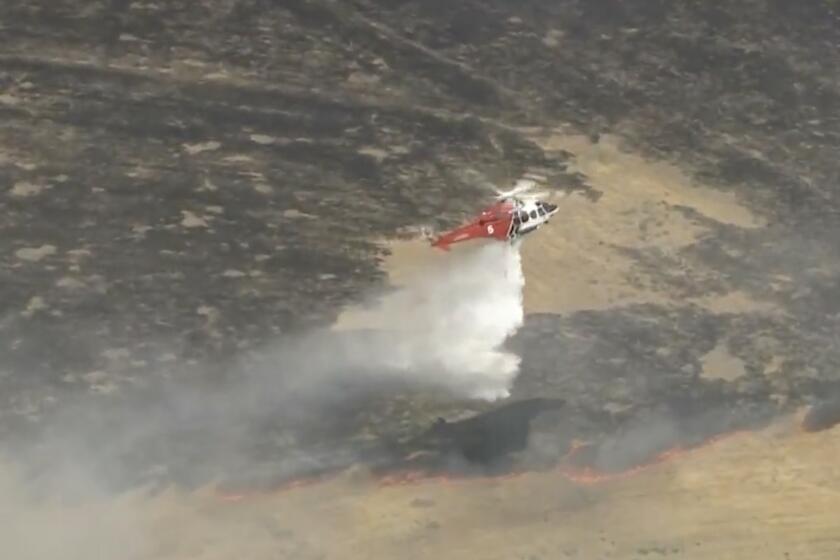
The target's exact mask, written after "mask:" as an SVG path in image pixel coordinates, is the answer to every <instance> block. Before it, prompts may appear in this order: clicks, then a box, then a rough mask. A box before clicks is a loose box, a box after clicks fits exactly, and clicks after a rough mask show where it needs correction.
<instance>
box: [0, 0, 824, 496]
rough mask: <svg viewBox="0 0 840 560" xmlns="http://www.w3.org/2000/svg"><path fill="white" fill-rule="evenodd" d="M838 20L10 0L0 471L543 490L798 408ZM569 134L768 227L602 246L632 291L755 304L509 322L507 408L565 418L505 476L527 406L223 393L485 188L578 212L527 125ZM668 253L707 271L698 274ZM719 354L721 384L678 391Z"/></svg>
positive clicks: (678, 9) (600, 5)
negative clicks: (465, 461) (609, 146)
mask: <svg viewBox="0 0 840 560" xmlns="http://www.w3.org/2000/svg"><path fill="white" fill-rule="evenodd" d="M835 6H836V4H835V3H834V2H830V1H814V2H808V3H796V2H788V1H784V0H778V1H776V0H756V1H752V2H743V1H735V0H728V1H723V2H715V3H701V2H689V1H682V0H675V1H668V2H664V1H661V2H660V1H638V2H626V1H625V2H620V1H617V0H615V1H613V0H598V1H593V0H577V1H575V0H562V1H547V0H539V1H538V0H533V1H527V2H506V1H493V2H478V1H471V0H468V1H463V2H458V3H457V5H454V4H452V3H441V2H416V1H377V0H357V1H354V2H326V1H322V0H308V1H307V0H295V1H287V2H270V1H265V0H208V1H203V2H157V3H155V2H123V1H113V2H111V1H109V2H105V1H102V2H80V1H75V0H62V1H55V0H49V1H47V0H42V1H30V0H26V1H23V0H19V1H15V0H10V1H6V2H3V4H2V7H0V45H2V46H0V118H2V124H0V191H2V194H0V239H2V242H0V302H2V303H0V388H1V389H2V390H0V395H2V396H0V399H2V404H1V405H0V437H2V444H3V447H4V448H5V449H6V451H7V452H8V454H9V455H10V456H13V457H19V458H21V460H24V461H26V462H27V464H28V465H30V466H31V472H32V473H33V476H37V475H38V473H39V472H40V471H39V467H44V468H47V467H49V466H50V465H54V464H56V462H57V461H58V462H60V460H61V458H62V457H61V456H58V457H57V456H56V452H55V451H54V448H55V447H56V446H55V445H54V444H55V442H60V443H61V445H59V446H58V448H60V449H62V450H63V451H62V452H66V451H67V449H68V448H73V449H74V451H78V452H79V453H81V454H83V455H84V456H85V457H87V458H88V459H89V460H90V462H91V463H92V464H94V465H96V466H97V468H99V469H101V470H103V471H104V472H103V473H102V478H103V479H104V480H107V481H109V482H110V483H112V484H113V485H114V486H120V487H124V486H126V485H129V486H130V485H134V484H137V483H140V482H149V481H154V482H159V483H164V484H165V483H167V482H170V481H175V482H178V483H182V484H200V483H202V482H204V481H207V480H209V479H212V478H214V477H218V476H220V475H221V476H229V475H231V474H232V473H236V474H237V476H243V477H245V478H259V477H262V476H266V477H277V476H281V475H282V476H286V475H288V476H297V475H299V474H301V473H315V472H321V471H324V470H330V469H334V468H339V467H342V466H345V465H348V464H352V463H354V462H357V461H359V460H364V461H368V462H370V463H371V464H375V465H379V464H387V465H390V464H392V463H391V462H392V461H396V462H399V461H401V460H402V457H405V456H409V455H411V453H412V452H415V451H421V450H425V451H428V450H429V448H430V447H431V452H432V454H435V453H438V454H439V455H441V456H443V455H446V454H447V453H448V452H449V451H451V450H452V449H453V448H454V449H455V450H456V451H458V452H459V453H461V454H462V455H465V456H467V457H468V458H472V459H474V461H473V462H476V461H477V462H478V463H481V464H486V463H493V462H494V461H495V460H496V459H497V458H499V457H501V456H507V455H508V454H509V453H508V452H510V451H514V452H516V453H514V455H516V454H517V453H518V454H519V455H523V454H524V457H521V459H522V461H525V462H526V463H527V462H528V461H536V462H537V463H539V464H542V463H544V462H549V463H550V462H551V461H553V460H554V459H555V458H557V457H560V456H562V455H563V454H564V453H565V451H566V450H567V448H568V445H569V442H570V441H572V440H573V439H584V440H588V441H592V442H595V444H594V445H596V447H595V448H591V449H599V451H598V452H597V453H595V452H591V453H590V455H587V456H588V457H590V459H589V462H590V463H591V465H590V466H592V465H594V466H596V467H603V468H604V469H607V470H614V469H620V468H624V467H625V466H628V465H630V464H636V463H637V462H641V461H644V460H646V459H647V458H648V457H649V456H654V455H655V454H656V453H658V452H659V451H661V450H662V449H663V448H666V447H668V446H670V445H672V444H678V445H686V444H690V443H691V442H694V441H699V440H702V439H703V438H705V437H708V436H711V435H714V434H716V433H719V432H721V431H725V430H731V429H738V428H744V427H749V426H753V425H756V424H760V423H761V422H763V421H765V420H766V419H767V418H769V417H772V416H773V415H774V414H777V413H779V412H787V411H790V410H793V409H794V408H796V407H797V406H800V405H803V404H809V403H812V402H815V401H817V400H819V399H821V398H823V396H824V395H825V394H826V393H827V392H829V391H831V390H834V389H836V388H837V387H838V384H840V377H838V375H840V373H838V372H840V351H838V344H837V343H838V340H837V333H838V332H840V298H838V297H837V296H838V290H840V246H838V244H837V241H836V240H837V239H838V236H840V221H838V210H840V198H838V189H837V183H838V178H840V167H838V164H837V157H836V153H837V149H838V144H840V122H839V121H838V115H840V112H838V109H840V85H838V84H840V75H838V70H837V65H836V56H835V53H836V47H837V45H838V44H840V21H838V13H837V11H836V7H835ZM569 125H570V126H572V127H574V128H575V129H576V130H577V131H579V132H581V133H584V134H587V135H589V136H590V137H591V138H593V139H596V140H597V138H598V137H599V135H603V134H613V135H616V136H618V137H620V138H623V139H624V140H625V141H626V143H627V146H628V147H629V149H632V151H634V152H637V153H642V154H644V155H646V156H648V157H650V158H653V159H657V160H663V161H670V162H672V163H674V164H676V165H678V166H679V167H680V168H682V169H683V170H684V171H685V172H686V173H689V174H691V175H692V176H694V177H697V178H700V179H702V180H703V181H704V183H706V184H708V185H712V186H714V187H716V188H719V189H722V190H727V191H731V192H735V193H737V194H738V196H739V197H740V198H741V200H743V201H745V204H747V205H748V206H749V207H750V209H751V210H752V211H754V212H755V213H756V214H757V215H760V216H762V217H763V218H764V219H765V220H766V222H767V224H768V225H767V226H766V227H762V228H758V229H754V230H749V231H746V230H742V229H738V228H736V227H732V226H728V225H725V224H719V223H714V224H710V223H707V222H708V220H706V221H704V220H705V218H703V217H702V216H694V218H693V219H696V220H698V222H703V223H704V224H705V226H706V227H707V228H708V229H709V232H710V233H709V234H708V235H706V236H704V237H703V238H702V239H700V240H699V241H698V242H696V243H694V244H692V245H690V246H688V247H686V248H682V249H680V250H679V251H677V252H675V253H665V252H662V251H658V250H656V249H651V250H644V251H642V250H629V249H628V250H626V251H625V253H626V255H627V258H630V259H632V260H633V262H634V267H636V270H639V271H644V272H646V273H650V274H654V275H655V276H656V277H657V278H658V282H660V283H661V284H662V285H663V286H664V287H666V288H667V289H668V290H669V291H670V293H671V294H672V295H673V300H674V301H680V300H681V298H687V297H691V296H696V295H698V294H722V293H728V292H732V291H739V292H742V293H745V294H748V295H749V296H750V297H752V298H754V299H756V300H759V301H762V302H766V303H769V304H772V305H773V306H775V308H776V309H778V310H779V312H778V313H775V314H772V315H768V314H762V313H756V312H750V311H738V310H731V311H729V310H723V311H719V312H712V311H709V310H704V309H699V308H697V307H696V306H693V305H689V304H685V305H679V304H662V305H653V304H650V305H629V306H625V307H621V308H612V309H605V310H600V311H598V310H593V311H584V312H578V313H574V314H569V315H564V316H553V315H539V316H530V317H528V318H527V319H526V324H525V326H524V328H523V329H522V331H521V332H520V333H519V334H518V335H517V336H516V337H515V339H514V340H512V341H511V347H512V348H514V349H516V351H517V352H519V353H520V354H521V355H522V356H523V367H522V372H521V375H520V377H519V378H518V380H517V384H516V386H515V387H514V395H513V397H512V398H513V399H514V401H519V400H521V399H530V398H534V397H547V398H560V399H563V400H564V401H565V403H566V405H565V406H564V407H563V408H561V409H559V410H557V411H551V412H546V413H545V414H543V415H540V416H538V417H535V418H534V419H533V426H532V428H531V430H530V441H531V443H530V444H529V445H528V446H527V447H526V448H525V449H524V450H521V449H520V448H521V447H522V446H521V442H522V439H523V434H525V433H527V432H528V429H527V428H526V427H525V426H528V425H530V423H529V422H525V421H524V420H522V418H524V417H528V416H530V413H528V414H524V416H518V415H514V417H515V418H516V420H511V421H510V422H508V420H505V421H504V422H502V424H499V423H498V422H497V420H493V418H497V416H494V415H493V414H492V413H489V415H488V416H481V415H480V413H482V412H484V411H487V410H490V409H492V408H494V406H498V405H489V404H487V403H479V402H462V401H457V402H454V401H453V400H452V399H451V397H450V396H447V395H439V394H428V393H423V394H418V393H417V392H416V391H415V390H409V388H406V387H399V386H382V385H380V384H377V383H368V382H365V383H362V384H357V385H355V386H352V387H338V388H336V390H335V391H332V392H329V393H328V394H326V395H323V394H322V395H319V400H318V403H317V404H318V405H317V406H315V401H306V405H307V406H293V405H290V404H288V403H289V402H292V401H289V400H288V399H287V400H283V398H281V397H282V395H281V394H280V391H279V390H278V391H277V392H275V393H272V392H271V391H269V392H268V394H262V393H263V392H262V391H259V390H254V389H250V390H246V391H245V392H244V394H240V393H237V392H236V391H237V389H236V387H241V386H242V384H241V381H242V379H243V376H246V377H247V376H248V375H253V376H256V378H258V379H267V378H271V374H274V375H276V376H278V377H280V378H283V379H285V378H286V377H294V374H295V369H296V367H295V366H296V364H294V363H292V364H288V363H285V364H284V363H282V360H280V359H279V358H277V359H272V358H271V357H269V358H266V357H265V356H266V352H269V350H270V349H271V348H272V347H273V346H275V345H276V344H277V341H278V340H279V341H284V340H288V339H289V337H291V336H292V335H293V334H295V333H300V332H307V331H309V330H310V329H311V328H314V327H323V326H325V325H328V324H330V323H331V322H332V321H333V320H334V318H335V316H336V314H337V313H338V310H339V309H340V308H341V307H342V306H343V305H345V304H347V303H349V302H352V301H355V300H356V299H357V298H358V297H359V296H360V295H361V294H362V293H364V292H365V291H366V290H367V289H369V288H370V286H372V285H377V284H379V283H381V282H382V279H383V275H382V273H381V271H380V270H379V268H378V267H377V264H378V261H379V259H380V258H381V256H382V250H381V249H380V248H379V247H378V246H377V245H376V244H375V243H374V241H373V240H374V239H376V238H387V237H393V236H396V235H401V234H405V233H406V232H407V231H408V230H410V229H411V228H415V227H418V226H421V225H436V226H445V225H452V224H454V223H455V222H456V221H458V219H460V218H461V217H462V215H463V214H464V213H468V212H471V211H473V210H474V209H475V205H476V201H477V200H480V199H481V197H484V196H486V195H487V191H486V189H484V187H483V186H481V185H482V182H483V181H484V180H489V181H497V182H507V181H510V180H513V179H515V178H517V177H518V176H520V174H522V173H523V172H525V171H537V172H539V173H542V174H544V175H546V176H547V177H548V178H549V181H550V182H551V183H552V184H553V185H556V187H557V188H558V189H562V190H566V191H573V190H577V191H586V192H587V193H588V194H590V195H591V200H593V204H597V203H598V202H597V200H598V193H597V190H596V189H593V188H592V186H591V185H590V184H589V183H588V178H587V177H585V176H582V175H580V174H575V173H571V172H569V171H568V169H569V163H570V162H571V161H572V160H573V159H574V154H571V153H549V152H544V151H543V150H542V149H541V148H540V147H539V146H538V145H536V144H535V143H533V142H532V141H531V140H529V139H528V136H527V135H526V134H525V133H524V132H523V131H522V130H523V128H522V127H548V128H552V129H553V128H556V127H560V126H569ZM674 211H685V212H686V213H687V214H688V215H692V214H691V212H690V210H688V209H683V210H680V209H675V210H674ZM692 259H693V260H695V261H697V262H702V263H704V264H705V265H707V266H708V267H710V268H711V269H712V270H714V271H715V273H714V274H709V275H704V276H702V277H701V276H697V275H695V274H692V271H691V269H687V268H686V266H685V262H686V260H692ZM573 273H574V271H570V274H573ZM562 281H563V279H562V278H558V279H557V282H558V285H559V284H561V283H562ZM717 346H723V347H726V348H727V349H728V351H729V353H730V354H732V355H734V356H736V357H737V358H739V359H740V360H741V361H742V362H743V364H744V368H745V373H744V375H743V376H741V377H739V378H738V379H734V380H726V379H709V378H707V377H704V376H703V375H702V373H703V372H702V369H703V368H702V365H701V357H702V356H703V355H704V354H706V353H707V352H709V351H710V350H711V349H713V348H715V347H717ZM266 349H269V350H266ZM269 354H270V352H269ZM270 355H271V354H270ZM273 356H275V358H276V355H273ZM254 371H256V372H257V373H253V372H254ZM247 372H252V373H247ZM279 386H281V387H282V386H284V385H283V384H282V383H281V384H280V385H279ZM260 387H264V384H263V385H260ZM184 395H189V398H187V397H184ZM231 395H235V397H232V396H231ZM269 397H272V398H273V397H277V400H276V401H272V400H271V398H269ZM273 402H274V403H275V405H274V406H272V403H273ZM524 402H528V401H524ZM249 403H257V404H256V405H255V406H253V407H252V406H249ZM234 407H238V408H237V414H234V415H233V416H231V413H230V410H231V409H232V408H234ZM242 410H245V411H246V413H242V412H241V411H242ZM501 410H517V408H516V405H514V408H513V409H504V408H503V409H501ZM824 410H829V411H832V410H834V409H833V408H826V409H824ZM463 414H466V415H469V414H473V415H476V414H478V415H479V416H477V418H478V419H477V420H473V421H466V422H465V423H463V424H459V423H454V424H451V425H450V424H447V425H446V429H445V430H444V432H448V435H449V436H450V437H449V439H448V440H447V439H446V438H443V440H444V441H439V442H438V443H429V442H428V441H429V440H428V439H427V438H425V436H424V435H423V434H424V433H425V431H426V430H427V429H428V427H429V426H431V425H433V422H434V419H435V418H437V417H438V416H444V417H446V418H454V417H459V416H460V415H463ZM499 414H503V416H502V417H504V418H507V416H504V414H509V413H507V412H505V413H501V412H500V413H499ZM510 414H513V413H510ZM815 414H816V413H815ZM832 415H833V412H832V413H831V414H828V416H832ZM817 424H820V425H823V424H826V422H824V421H818V422H817ZM498 425H504V428H498V429H497V427H496V426H498ZM450 428H451V429H450ZM418 438H420V439H418ZM640 449H641V450H646V452H640V451H639V450H640ZM395 450H396V451H395ZM592 453H594V454H592ZM395 457H396V459H395ZM581 457H583V456H581ZM511 468H514V467H511ZM278 473H279V474H278Z"/></svg>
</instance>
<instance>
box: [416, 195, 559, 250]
mask: <svg viewBox="0 0 840 560" xmlns="http://www.w3.org/2000/svg"><path fill="white" fill-rule="evenodd" d="M556 212H557V205H555V204H550V203H548V202H543V201H539V200H525V201H523V200H521V199H518V198H514V197H511V198H506V199H504V200H501V201H499V202H497V203H496V204H494V205H493V206H490V207H488V208H486V209H484V210H483V211H482V212H481V214H479V216H478V217H477V218H476V219H474V220H473V221H471V222H469V223H467V224H464V225H463V226H461V227H458V228H456V229H454V230H452V231H450V232H447V233H444V234H443V235H441V236H440V237H438V238H437V239H435V241H434V242H433V243H432V245H433V246H434V247H438V248H440V249H443V250H449V246H450V245H452V244H453V243H460V242H462V241H467V240H470V239H477V238H487V239H497V240H499V241H513V240H515V239H517V238H518V237H521V236H523V235H525V234H527V233H531V232H532V231H535V230H536V229H537V228H539V227H540V226H541V225H543V224H545V223H548V221H549V219H550V218H551V216H553V215H554V214H555V213H556Z"/></svg>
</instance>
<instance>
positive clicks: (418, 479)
mask: <svg viewBox="0 0 840 560" xmlns="http://www.w3.org/2000/svg"><path fill="white" fill-rule="evenodd" d="M743 433H745V431H736V432H730V433H727V434H721V435H718V436H714V437H711V438H708V439H707V440H705V441H703V442H702V443H700V444H698V445H695V446H692V447H679V446H678V447H674V448H671V449H668V450H666V451H664V452H662V453H660V454H658V455H656V456H655V457H654V458H653V459H651V460H650V461H648V462H646V463H644V464H642V465H638V466H635V467H631V468H629V469H625V470H623V471H619V472H615V473H609V472H601V471H598V470H597V469H595V468H593V467H589V466H587V467H581V468H577V467H574V466H572V465H570V464H569V463H570V462H571V460H572V459H573V458H574V457H575V455H577V454H578V453H579V452H580V451H581V450H582V449H584V448H586V447H588V446H589V444H587V443H586V442H583V441H580V440H573V441H572V442H571V444H570V446H569V450H568V451H567V452H566V454H565V455H564V456H563V458H562V459H561V461H560V466H558V467H556V468H555V469H554V471H555V472H557V473H559V474H561V475H562V476H564V477H565V478H567V479H568V480H569V481H571V482H574V483H575V484H580V485H594V484H600V483H606V482H611V481H615V480H623V479H627V478H630V477H633V476H635V475H638V474H639V473H642V472H644V471H647V470H650V469H652V468H654V467H656V466H658V465H661V464H663V463H667V462H670V461H673V460H675V459H678V458H680V457H685V456H687V455H689V454H691V453H695V452H697V451H699V450H700V449H703V448H706V447H708V446H710V445H713V444H715V443H718V442H720V441H723V440H725V439H729V438H732V437H735V436H737V435H739V434H743ZM525 474H527V471H517V472H511V473H505V474H502V475H497V476H491V477H483V478H484V480H487V479H492V480H495V481H499V480H509V479H514V478H517V477H520V476H523V475H525ZM334 477H335V475H331V476H320V477H308V478H300V479H296V480H292V481H290V482H287V483H285V484H283V485H281V486H279V487H276V488H273V489H271V490H270V491H259V490H254V491H250V492H239V493H225V492H220V493H219V498H220V499H221V500H223V501H225V502H231V503H235V502H239V501H241V500H244V499H246V498H256V497H264V496H266V495H272V494H278V493H283V492H288V491H290V490H294V489H296V488H302V487H306V486H311V485H314V484H317V483H321V482H325V481H327V480H330V479H332V478H334ZM469 480H471V479H470V477H468V476H464V475H461V476H459V475H455V474H439V473H433V472H429V471H423V470H409V471H401V472H394V473H390V474H387V475H384V476H381V477H380V478H378V479H377V483H378V484H379V486H380V487H388V486H403V485H409V484H420V483H431V482H434V483H439V484H457V483H466V482H468V481H469Z"/></svg>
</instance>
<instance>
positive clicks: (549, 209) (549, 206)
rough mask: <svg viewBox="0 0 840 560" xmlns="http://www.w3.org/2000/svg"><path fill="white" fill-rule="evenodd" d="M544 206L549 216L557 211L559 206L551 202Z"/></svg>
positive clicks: (545, 203)
mask: <svg viewBox="0 0 840 560" xmlns="http://www.w3.org/2000/svg"><path fill="white" fill-rule="evenodd" d="M543 206H545V211H546V212H548V213H549V214H551V213H553V212H554V211H555V210H557V205H556V204H551V203H549V202H544V203H543Z"/></svg>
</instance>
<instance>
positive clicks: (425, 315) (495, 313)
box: [359, 243, 525, 399]
mask: <svg viewBox="0 0 840 560" xmlns="http://www.w3.org/2000/svg"><path fill="white" fill-rule="evenodd" d="M524 285H525V279H524V276H523V274H522V264H521V257H520V252H519V246H518V244H515V245H508V244H501V243H493V244H486V245H479V246H476V247H470V248H468V249H466V248H465V249H464V250H463V251H458V252H453V253H448V254H445V255H442V256H441V257H440V259H439V260H436V261H434V262H433V263H432V264H430V265H428V266H427V267H425V268H423V269H421V270H420V271H419V272H418V274H416V275H414V276H413V277H411V278H409V279H407V281H406V282H404V284H403V285H402V286H401V287H400V288H399V289H397V290H396V291H394V292H391V293H389V294H387V295H386V296H384V297H382V298H381V299H380V300H379V301H377V302H376V303H374V304H373V305H371V306H369V307H368V308H366V309H365V310H364V312H363V313H362V314H363V315H365V317H364V319H363V323H364V324H365V326H367V327H371V328H374V329H376V335H375V336H374V337H373V338H372V339H371V340H370V341H369V342H368V343H366V344H365V346H366V347H367V348H366V355H367V356H368V359H369V361H370V364H371V366H373V367H374V369H378V368H377V366H378V367H381V368H384V369H386V370H387V371H391V372H396V373H397V374H399V375H401V376H403V377H404V378H406V379H409V380H410V379H411V378H412V377H415V376H417V380H418V382H422V383H433V384H437V385H442V386H445V387H447V388H449V389H451V390H453V391H456V392H458V393H461V394H464V395H465V396H468V397H472V398H485V399H496V398H501V397H505V396H507V395H508V391H509V389H510V386H511V384H512V382H513V380H514V378H515V377H516V375H517V373H518V371H519V361H520V360H519V357H518V356H516V355H515V354H512V353H510V352H506V351H505V350H504V349H503V348H502V346H503V344H504V343H505V341H506V340H507V338H508V337H509V336H511V335H513V334H514V333H515V332H516V331H517V330H518V329H519V327H520V326H522V322H523V316H524V313H523V306H522V290H523V287H524ZM362 314H359V315H362ZM369 344H370V345H371V346H369Z"/></svg>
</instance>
